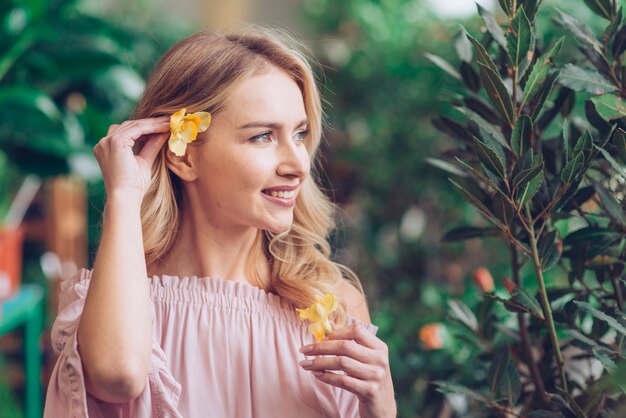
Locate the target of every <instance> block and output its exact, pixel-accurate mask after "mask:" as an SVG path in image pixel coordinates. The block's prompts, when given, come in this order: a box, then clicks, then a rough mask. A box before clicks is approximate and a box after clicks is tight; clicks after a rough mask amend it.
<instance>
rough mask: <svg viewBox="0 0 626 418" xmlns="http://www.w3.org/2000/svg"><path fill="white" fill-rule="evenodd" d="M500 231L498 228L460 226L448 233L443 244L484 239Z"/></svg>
mask: <svg viewBox="0 0 626 418" xmlns="http://www.w3.org/2000/svg"><path fill="white" fill-rule="evenodd" d="M498 232H499V230H498V229H497V228H493V227H491V228H485V227H476V226H459V227H456V228H453V229H451V230H449V231H448V232H446V233H445V234H444V236H443V238H442V241H443V242H454V241H461V240H465V239H471V238H482V237H485V236H495V235H497V234H498Z"/></svg>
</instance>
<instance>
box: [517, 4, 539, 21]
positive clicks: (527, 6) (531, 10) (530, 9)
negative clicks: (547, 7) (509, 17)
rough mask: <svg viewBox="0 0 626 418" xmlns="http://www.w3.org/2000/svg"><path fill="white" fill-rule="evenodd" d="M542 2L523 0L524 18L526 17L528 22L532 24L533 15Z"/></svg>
mask: <svg viewBox="0 0 626 418" xmlns="http://www.w3.org/2000/svg"><path fill="white" fill-rule="evenodd" d="M542 1H543V0H523V1H522V3H523V4H524V9H525V10H526V16H528V20H530V21H531V22H533V21H534V20H535V15H536V14H537V11H538V10H539V8H540V7H541V2H542Z"/></svg>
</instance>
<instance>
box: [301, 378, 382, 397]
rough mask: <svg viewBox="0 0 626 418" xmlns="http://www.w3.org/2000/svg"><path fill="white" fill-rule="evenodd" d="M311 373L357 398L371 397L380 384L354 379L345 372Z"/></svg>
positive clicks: (374, 394)
mask: <svg viewBox="0 0 626 418" xmlns="http://www.w3.org/2000/svg"><path fill="white" fill-rule="evenodd" d="M313 375H314V376H315V377H316V378H317V379H319V380H321V381H322V382H325V383H328V384H329V385H332V386H336V387H338V388H341V389H345V390H347V391H348V392H352V393H354V394H355V395H356V396H357V397H358V398H359V399H373V398H374V397H375V396H376V394H377V392H378V387H379V386H380V385H377V384H374V383H372V382H368V381H365V380H360V379H356V378H354V377H352V376H348V375H347V374H337V373H333V372H313Z"/></svg>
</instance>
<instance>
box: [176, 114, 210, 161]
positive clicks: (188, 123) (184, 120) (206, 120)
mask: <svg viewBox="0 0 626 418" xmlns="http://www.w3.org/2000/svg"><path fill="white" fill-rule="evenodd" d="M185 112H187V109H181V110H179V111H178V112H176V113H174V114H173V115H172V116H171V117H170V133H171V135H170V140H169V142H168V145H169V148H170V151H172V152H173V153H174V154H176V155H177V156H178V157H182V156H183V155H185V150H186V149H187V144H189V143H191V142H193V141H195V140H196V138H197V137H198V133H200V132H204V131H206V130H207V129H208V128H209V126H210V125H211V114H210V113H209V112H196V113H192V114H189V115H186V114H185Z"/></svg>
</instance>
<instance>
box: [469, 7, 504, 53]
mask: <svg viewBox="0 0 626 418" xmlns="http://www.w3.org/2000/svg"><path fill="white" fill-rule="evenodd" d="M476 7H477V8H478V14H479V15H480V17H481V18H482V19H483V22H485V26H486V27H487V30H488V31H489V33H490V34H491V36H493V39H495V40H496V42H497V43H498V45H500V46H501V47H502V48H504V49H506V38H505V37H504V32H502V28H501V27H500V25H499V24H498V22H497V21H496V18H495V17H494V16H493V14H491V12H490V11H489V10H487V9H485V8H484V7H482V6H481V5H480V4H478V3H476Z"/></svg>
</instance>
